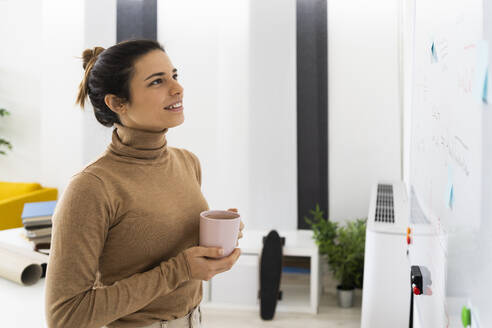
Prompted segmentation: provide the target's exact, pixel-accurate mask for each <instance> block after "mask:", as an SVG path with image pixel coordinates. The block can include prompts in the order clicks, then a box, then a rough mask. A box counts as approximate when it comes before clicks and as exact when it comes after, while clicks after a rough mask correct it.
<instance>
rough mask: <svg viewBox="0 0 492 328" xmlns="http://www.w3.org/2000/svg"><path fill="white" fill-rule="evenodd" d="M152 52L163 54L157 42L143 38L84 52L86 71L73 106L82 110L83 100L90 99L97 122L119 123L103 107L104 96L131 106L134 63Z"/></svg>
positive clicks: (109, 111)
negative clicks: (77, 106)
mask: <svg viewBox="0 0 492 328" xmlns="http://www.w3.org/2000/svg"><path fill="white" fill-rule="evenodd" d="M152 50H161V51H164V52H165V50H164V47H162V46H161V45H160V44H159V42H157V41H154V40H145V39H144V40H128V41H123V42H119V43H117V44H115V45H114V46H111V47H109V48H108V49H104V48H102V47H94V48H92V49H86V50H84V52H83V53H82V57H81V58H82V67H83V68H84V70H85V72H84V78H83V79H82V82H80V85H79V92H78V95H77V100H76V101H75V104H77V105H80V107H81V108H82V109H84V104H85V98H86V97H87V96H89V100H90V101H91V104H92V106H93V108H94V115H95V116H96V119H97V120H98V121H99V123H101V124H102V125H104V126H107V127H111V126H113V124H114V123H120V124H121V122H120V119H119V117H118V114H116V113H115V112H113V111H112V110H111V109H110V108H109V107H108V106H107V105H106V103H105V102H104V97H105V96H106V95H107V94H114V95H116V96H117V97H118V98H120V99H122V100H123V101H126V102H130V103H131V95H130V81H131V79H132V77H133V75H134V73H135V69H134V64H135V62H136V61H137V59H139V58H140V57H141V56H143V55H145V54H147V53H148V52H150V51H152Z"/></svg>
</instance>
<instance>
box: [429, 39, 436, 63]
mask: <svg viewBox="0 0 492 328" xmlns="http://www.w3.org/2000/svg"><path fill="white" fill-rule="evenodd" d="M430 50H431V63H437V50H436V45H435V43H434V42H432V45H431V49H430Z"/></svg>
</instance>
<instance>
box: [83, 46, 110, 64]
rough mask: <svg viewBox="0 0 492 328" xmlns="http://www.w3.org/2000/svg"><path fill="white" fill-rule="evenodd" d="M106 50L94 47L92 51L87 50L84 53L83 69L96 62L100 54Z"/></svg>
mask: <svg viewBox="0 0 492 328" xmlns="http://www.w3.org/2000/svg"><path fill="white" fill-rule="evenodd" d="M104 50H105V49H104V48H103V47H94V48H92V49H85V50H84V52H83V53H82V67H83V68H84V69H86V68H87V66H88V65H89V63H90V62H91V61H92V62H95V61H96V59H97V56H99V54H100V53H101V52H103V51H104Z"/></svg>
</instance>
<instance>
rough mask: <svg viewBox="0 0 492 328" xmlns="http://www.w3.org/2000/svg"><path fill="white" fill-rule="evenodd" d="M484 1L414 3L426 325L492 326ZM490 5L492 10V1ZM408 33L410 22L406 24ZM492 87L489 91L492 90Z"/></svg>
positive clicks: (418, 227) (418, 221)
mask: <svg viewBox="0 0 492 328" xmlns="http://www.w3.org/2000/svg"><path fill="white" fill-rule="evenodd" d="M483 5H484V4H483V2H482V1H480V0H469V1H466V2H465V1H456V0H433V1H426V0H415V1H414V2H413V8H412V10H409V11H408V12H406V13H405V15H406V19H405V20H404V21H406V22H410V24H411V29H410V30H411V31H412V41H413V42H412V47H411V53H406V54H404V55H408V56H411V57H412V65H411V66H410V67H411V72H410V73H411V102H410V104H411V105H410V106H409V108H407V110H410V111H411V113H410V115H409V117H410V122H411V124H410V130H411V131H410V155H409V158H410V160H409V161H410V163H409V177H408V179H409V181H408V184H409V189H410V190H409V196H410V203H411V206H410V208H411V213H410V222H411V226H412V228H413V232H412V244H411V245H410V247H409V258H410V262H411V264H412V265H419V266H421V267H423V269H424V270H426V271H428V273H429V277H430V281H429V285H428V288H427V290H425V291H424V294H425V295H419V296H416V297H415V308H416V310H415V315H416V317H414V324H415V326H417V327H433V328H434V327H462V324H461V309H462V306H467V307H469V308H470V309H471V313H472V323H473V325H472V327H492V301H491V299H492V283H491V279H492V242H491V239H492V237H491V236H492V206H491V205H490V204H489V203H492V197H491V196H492V173H491V172H490V171H491V170H492V132H490V130H492V117H491V116H492V115H491V111H492V108H491V106H490V105H487V103H486V102H485V101H484V99H486V97H487V96H488V99H489V102H492V98H491V97H490V96H489V94H490V92H489V90H487V89H485V90H484V84H485V76H486V73H487V65H488V61H489V54H488V46H489V44H490V40H489V42H487V38H489V37H490V35H487V34H486V33H484V22H485V23H486V22H487V19H485V20H484V17H487V15H484V7H483ZM485 8H487V7H485ZM406 30H408V26H407V29H406ZM489 89H490V88H489Z"/></svg>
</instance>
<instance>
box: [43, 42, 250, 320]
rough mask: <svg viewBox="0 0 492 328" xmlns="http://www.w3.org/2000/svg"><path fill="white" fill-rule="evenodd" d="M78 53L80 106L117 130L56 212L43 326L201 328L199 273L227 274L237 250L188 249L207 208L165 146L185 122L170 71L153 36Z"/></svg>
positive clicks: (181, 154) (194, 168)
mask: <svg viewBox="0 0 492 328" xmlns="http://www.w3.org/2000/svg"><path fill="white" fill-rule="evenodd" d="M82 56H83V67H84V69H85V75H84V78H83V80H82V82H81V84H80V86H79V94H78V97H77V104H80V106H81V107H82V108H83V107H84V101H85V98H86V97H87V96H88V97H89V99H90V101H91V103H92V105H93V108H94V114H95V116H96V119H97V120H98V121H99V122H100V123H101V124H103V125H104V126H108V127H111V126H114V129H113V134H112V141H111V143H110V145H109V146H108V148H107V150H106V152H105V153H104V154H103V155H102V156H101V157H99V158H98V159H96V160H95V161H93V162H92V163H90V164H88V165H87V166H86V167H85V168H84V169H83V170H82V171H81V172H78V173H77V174H75V175H74V176H73V177H72V178H71V180H70V183H69V185H68V186H67V188H66V190H65V192H64V193H63V195H62V197H61V199H60V200H59V202H58V204H57V207H56V210H55V213H54V214H53V231H52V232H53V236H52V241H51V242H52V243H51V251H50V259H49V264H48V269H47V273H46V294H45V295H46V299H45V300H46V308H45V314H46V318H47V322H48V326H49V327H64V328H68V327H102V326H104V325H106V326H107V327H161V326H162V327H199V325H200V321H201V312H200V308H199V304H200V301H201V299H202V280H209V279H210V278H212V277H213V276H214V275H216V274H218V273H221V272H224V271H227V270H229V269H230V268H231V267H232V265H233V264H234V263H235V262H236V261H237V259H238V257H239V255H240V250H239V248H236V249H235V250H234V252H233V253H232V254H231V255H229V256H227V257H225V258H222V259H214V258H216V257H220V256H221V252H220V251H221V250H220V249H219V248H212V247H210V248H206V247H198V246H197V245H198V236H199V214H200V212H202V211H204V210H208V209H209V208H208V204H207V201H206V200H205V198H204V197H203V195H202V193H201V168H200V162H199V160H198V158H197V157H196V156H195V154H193V153H192V152H190V151H188V150H185V149H181V148H174V147H169V146H167V141H166V134H167V132H168V130H169V128H172V127H175V126H178V125H180V124H182V123H183V121H184V115H183V105H182V101H183V88H182V87H181V85H180V84H179V83H178V81H177V71H176V69H175V68H174V67H173V65H172V64H171V61H170V60H169V57H168V56H167V54H166V53H165V51H164V49H163V48H162V46H161V45H160V44H159V43H157V42H155V41H151V40H133V41H126V42H121V43H118V44H116V45H114V46H112V47H110V48H108V49H106V50H105V49H104V48H101V47H95V48H94V49H87V50H85V51H84V52H83V55H82ZM229 210H235V209H229ZM242 227H243V225H242V224H241V230H242ZM240 237H242V233H240V235H239V238H240Z"/></svg>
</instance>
